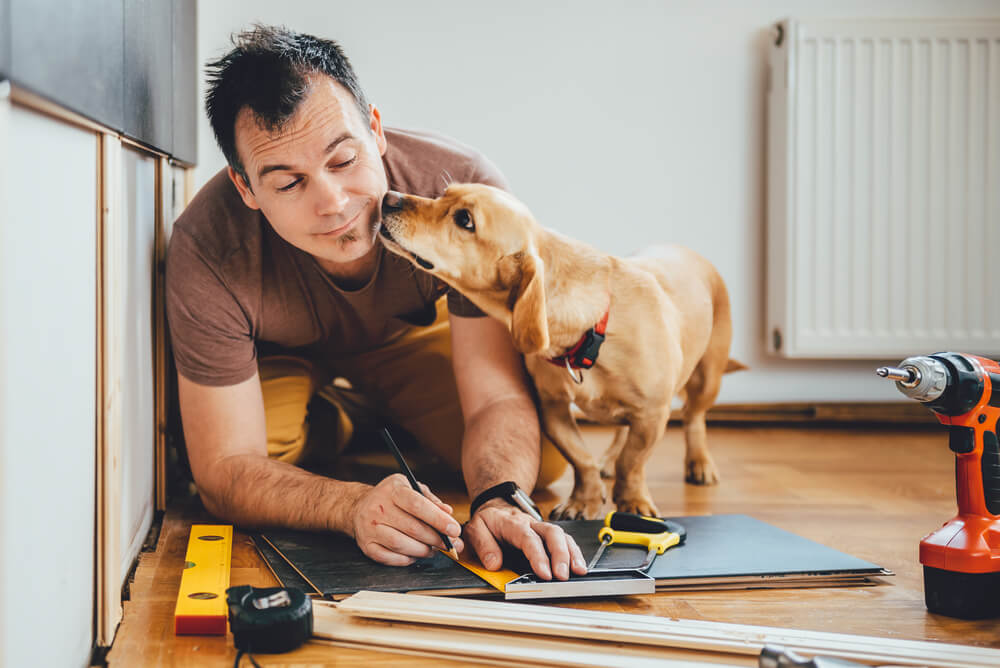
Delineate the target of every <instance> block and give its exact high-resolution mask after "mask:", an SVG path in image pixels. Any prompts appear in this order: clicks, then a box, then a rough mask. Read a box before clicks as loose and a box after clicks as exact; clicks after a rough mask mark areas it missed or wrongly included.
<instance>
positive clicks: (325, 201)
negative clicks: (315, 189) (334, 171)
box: [316, 178, 351, 216]
mask: <svg viewBox="0 0 1000 668" xmlns="http://www.w3.org/2000/svg"><path fill="white" fill-rule="evenodd" d="M322 183H323V187H322V189H321V190H320V199H319V201H318V202H317V205H316V209H317V213H318V214H319V215H321V216H329V215H331V214H333V215H336V214H339V213H343V212H344V210H345V209H347V204H348V202H350V200H351V198H350V197H349V196H348V194H347V190H346V189H345V188H344V187H343V186H342V185H340V183H338V182H337V180H336V179H334V178H326V179H323V181H322Z"/></svg>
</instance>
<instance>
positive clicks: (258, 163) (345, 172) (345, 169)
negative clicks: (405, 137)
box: [229, 75, 387, 275]
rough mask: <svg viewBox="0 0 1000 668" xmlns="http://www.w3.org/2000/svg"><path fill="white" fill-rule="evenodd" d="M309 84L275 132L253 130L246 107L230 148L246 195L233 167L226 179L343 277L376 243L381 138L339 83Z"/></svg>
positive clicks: (374, 121) (374, 120) (375, 116)
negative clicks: (233, 149)
mask: <svg viewBox="0 0 1000 668" xmlns="http://www.w3.org/2000/svg"><path fill="white" fill-rule="evenodd" d="M311 82H312V88H311V89H310V91H309V92H308V93H307V95H306V98H305V99H304V100H303V101H302V103H301V104H300V106H299V108H298V110H297V111H296V112H295V115H294V116H293V117H292V119H291V120H290V121H289V122H288V124H287V125H286V126H285V127H284V128H283V129H282V130H281V131H280V132H279V133H278V134H270V133H268V132H266V131H265V130H262V129H261V128H260V127H258V125H257V123H256V122H255V120H254V117H253V114H252V112H251V111H250V109H249V108H247V107H244V108H243V110H242V111H240V113H239V115H238V116H237V118H236V149H237V150H238V151H239V155H240V158H242V160H243V165H244V168H245V170H246V174H247V177H248V178H249V180H250V186H251V187H252V191H251V189H250V188H247V187H246V184H245V183H244V182H243V179H242V178H241V177H240V176H238V175H237V174H236V173H235V171H234V170H233V169H232V168H230V170H229V176H230V178H231V179H232V180H233V183H235V184H236V187H237V188H238V189H239V191H240V195H241V196H242V197H243V201H244V202H245V203H246V205H247V206H249V207H250V208H252V209H260V210H261V211H262V212H263V213H264V215H265V216H266V217H267V220H268V221H269V222H270V223H271V226H272V227H273V228H274V230H275V232H277V233H278V235H280V236H281V238H283V239H284V240H285V241H287V242H288V243H290V244H292V245H293V246H296V247H298V248H300V249H302V250H303V251H305V252H307V253H310V254H311V255H313V256H315V257H316V259H317V260H318V261H319V263H320V265H321V266H323V267H324V268H325V269H327V270H328V271H330V272H331V273H334V274H345V275H349V274H350V273H351V268H352V267H358V266H361V265H363V264H364V260H365V259H366V258H369V257H370V256H371V253H372V251H373V248H374V246H375V243H376V235H377V233H378V225H379V220H380V217H381V203H382V198H383V197H384V196H385V193H386V190H387V184H386V176H385V168H384V167H383V165H382V160H381V156H382V155H383V154H384V153H385V149H386V142H385V135H384V134H383V132H382V122H381V118H380V116H379V113H378V110H377V109H375V107H372V108H371V122H370V123H367V122H365V121H364V119H363V118H362V115H361V113H360V111H359V110H358V108H357V104H356V103H355V101H354V98H353V97H352V96H351V94H350V93H349V92H348V91H347V89H345V88H344V87H343V86H341V85H340V84H339V83H337V82H336V81H334V80H333V79H331V78H329V77H326V76H319V75H317V76H314V77H312V79H311Z"/></svg>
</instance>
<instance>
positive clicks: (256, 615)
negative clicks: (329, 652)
mask: <svg viewBox="0 0 1000 668" xmlns="http://www.w3.org/2000/svg"><path fill="white" fill-rule="evenodd" d="M226 602H227V603H228V604H229V630H230V631H232V632H233V644H234V645H235V646H236V649H238V650H240V651H241V652H263V653H264V654H278V653H280V652H289V651H291V650H293V649H295V648H296V647H298V646H299V645H301V644H302V643H304V642H305V641H306V640H307V639H308V638H309V636H311V635H312V631H313V610H312V599H310V598H309V597H308V596H306V595H305V594H304V593H303V592H302V590H301V589H295V588H294V587H264V588H258V587H251V586H250V585H243V586H240V587H230V588H229V589H227V590H226Z"/></svg>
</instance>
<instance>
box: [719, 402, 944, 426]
mask: <svg viewBox="0 0 1000 668" xmlns="http://www.w3.org/2000/svg"><path fill="white" fill-rule="evenodd" d="M706 419H707V420H708V421H709V422H797V423H799V422H816V423H825V422H831V423H852V424H854V423H859V422H863V423H866V424H873V423H875V424H877V423H884V424H926V425H930V424H937V418H935V417H934V414H933V413H931V411H929V410H928V409H927V408H926V407H924V406H922V405H921V404H919V403H917V402H913V401H911V402H901V401H892V402H888V401H887V402H795V403H776V404H719V405H716V406H713V407H712V408H711V409H709V411H708V416H707V418H706Z"/></svg>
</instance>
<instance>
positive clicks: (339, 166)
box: [333, 153, 358, 169]
mask: <svg viewBox="0 0 1000 668" xmlns="http://www.w3.org/2000/svg"><path fill="white" fill-rule="evenodd" d="M357 159H358V155H357V153H355V154H354V155H352V156H351V159H350V160H345V161H344V162H338V163H337V164H335V165H334V166H333V168H334V169H343V168H344V167H350V166H351V165H353V164H354V161H355V160H357Z"/></svg>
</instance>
